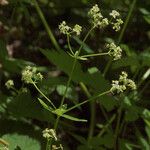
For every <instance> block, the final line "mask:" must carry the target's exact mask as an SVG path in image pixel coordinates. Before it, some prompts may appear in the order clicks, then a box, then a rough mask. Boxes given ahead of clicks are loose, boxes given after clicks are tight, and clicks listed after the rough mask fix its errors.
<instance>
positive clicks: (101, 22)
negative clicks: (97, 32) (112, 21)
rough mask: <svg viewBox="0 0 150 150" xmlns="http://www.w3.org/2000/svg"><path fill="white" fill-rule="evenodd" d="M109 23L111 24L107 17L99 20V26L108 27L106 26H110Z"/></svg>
mask: <svg viewBox="0 0 150 150" xmlns="http://www.w3.org/2000/svg"><path fill="white" fill-rule="evenodd" d="M108 25H109V21H108V19H107V18H104V19H102V20H101V21H99V27H100V28H104V27H106V26H108Z"/></svg>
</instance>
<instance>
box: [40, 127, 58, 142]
mask: <svg viewBox="0 0 150 150" xmlns="http://www.w3.org/2000/svg"><path fill="white" fill-rule="evenodd" d="M43 137H44V138H46V139H54V140H55V141H57V140H58V139H57V136H56V132H55V130H54V129H48V128H46V129H45V130H43Z"/></svg>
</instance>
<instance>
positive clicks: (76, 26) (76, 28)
mask: <svg viewBox="0 0 150 150" xmlns="http://www.w3.org/2000/svg"><path fill="white" fill-rule="evenodd" d="M73 31H74V32H75V33H76V34H77V35H80V33H81V31H82V27H81V26H80V25H78V24H76V25H75V26H74V28H73Z"/></svg>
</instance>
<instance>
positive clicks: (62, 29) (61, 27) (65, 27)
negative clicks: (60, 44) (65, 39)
mask: <svg viewBox="0 0 150 150" xmlns="http://www.w3.org/2000/svg"><path fill="white" fill-rule="evenodd" d="M59 30H60V32H61V33H63V34H68V33H69V31H70V30H72V29H71V28H70V27H69V26H68V25H67V24H66V22H65V21H63V22H62V23H61V24H60V25H59Z"/></svg>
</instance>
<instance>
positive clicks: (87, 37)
mask: <svg viewBox="0 0 150 150" xmlns="http://www.w3.org/2000/svg"><path fill="white" fill-rule="evenodd" d="M94 28H95V26H93V27H92V28H91V29H90V30H89V31H88V33H87V34H86V36H85V37H84V39H83V41H82V44H81V46H80V47H79V50H78V51H79V53H80V51H81V49H82V47H83V43H84V42H85V41H86V39H87V38H88V36H89V35H90V33H91V32H92V30H93V29H94Z"/></svg>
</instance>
